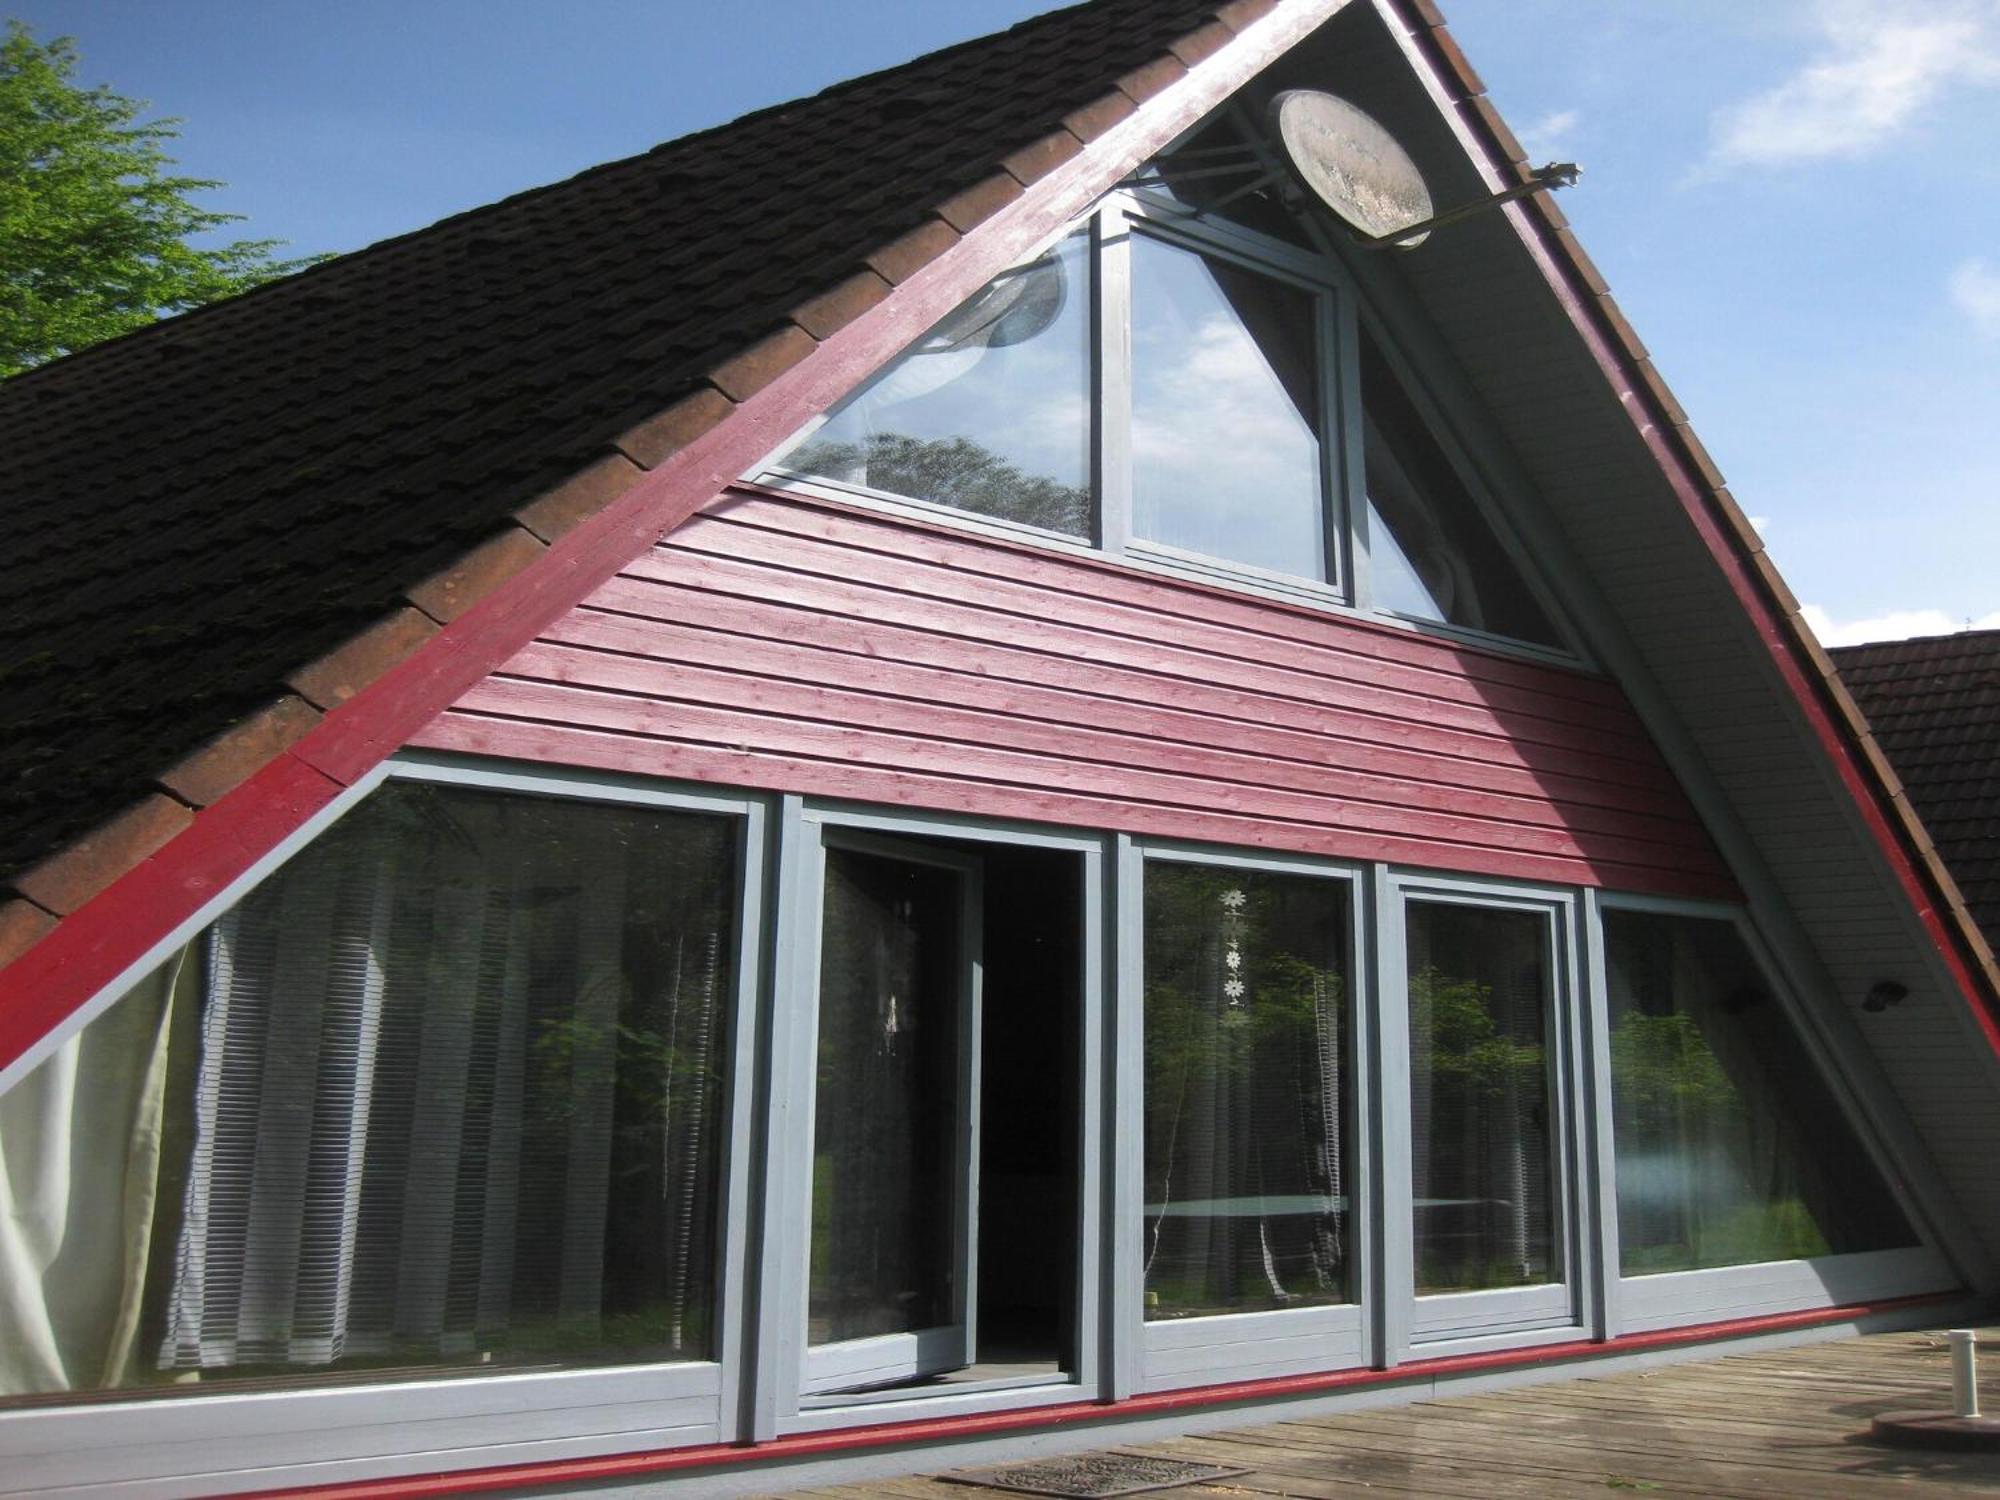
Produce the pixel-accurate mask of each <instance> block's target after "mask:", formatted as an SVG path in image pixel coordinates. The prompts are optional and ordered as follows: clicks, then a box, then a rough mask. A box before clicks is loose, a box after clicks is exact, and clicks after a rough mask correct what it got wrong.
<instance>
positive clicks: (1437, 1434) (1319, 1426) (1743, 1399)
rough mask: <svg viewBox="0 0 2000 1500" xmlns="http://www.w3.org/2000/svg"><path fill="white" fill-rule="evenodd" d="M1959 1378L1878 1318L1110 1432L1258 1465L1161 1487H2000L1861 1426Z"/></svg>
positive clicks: (1504, 1492)
mask: <svg viewBox="0 0 2000 1500" xmlns="http://www.w3.org/2000/svg"><path fill="white" fill-rule="evenodd" d="M1981 1344H1982V1349H1981V1355H1982V1359H1981V1367H1980V1375H1981V1377H1982V1378H1981V1381H1980V1385H1981V1402H1982V1405H1983V1406H1984V1408H1985V1409H1986V1410H1987V1411H1989V1412H1993V1411H2000V1328H1994V1329H1989V1330H1987V1331H1986V1332H1985V1333H1984V1334H1982V1336H1981ZM1950 1384H1951V1375H1950V1365H1949V1362H1948V1359H1947V1356H1946V1354H1945V1349H1944V1338H1943V1336H1942V1334H1938V1333H1882V1334H1870V1335H1866V1336H1864V1337H1860V1338H1849V1339H1843V1340H1840V1341H1838V1342H1834V1343H1825V1344H1811V1345H1806V1346H1803V1347H1798V1348H1791V1349H1778V1350H1770V1351H1765V1352H1757V1353H1744V1354H1732V1355H1728V1356H1725V1357H1723V1358H1719V1359H1711V1360H1702V1361H1699V1362H1695V1363H1688V1364H1678V1365H1664V1366H1661V1367H1659V1368H1656V1369H1652V1370H1647V1371H1644V1372H1640V1373H1631V1374H1617V1375H1604V1376H1596V1377H1587V1378H1583V1379H1577V1380H1568V1381H1563V1382H1560V1383H1551V1384H1546V1385H1536V1386H1524V1387H1521V1388H1519V1389H1514V1390H1505V1391H1498V1392H1494V1393H1491V1394H1486V1395H1475V1396H1458V1397H1452V1398H1449V1399H1440V1400H1433V1401H1423V1402H1418V1403H1415V1404H1413V1405H1409V1406H1401V1407H1391V1408H1385V1409H1378V1410H1373V1411H1359V1412H1353V1413H1350V1414H1346V1415H1340V1416H1330V1417H1316V1418H1312V1419H1309V1420H1305V1421H1294V1422H1280V1423H1276V1424H1273V1425H1270V1426H1264V1427H1246V1428H1244V1429H1242V1430H1240V1431H1232V1432H1218V1433H1213V1434H1210V1435H1208V1436H1204V1437H1188V1438H1176V1439H1171V1440H1168V1441H1165V1442H1156V1443H1129V1444H1128V1443H1113V1444H1109V1445H1108V1446H1113V1447H1116V1448H1119V1449H1121V1450H1124V1451H1135V1452H1144V1453H1157V1454H1163V1455H1168V1456H1172V1457H1180V1458H1193V1459H1203V1460H1207V1461H1209V1462H1212V1463H1222V1464H1228V1465H1231V1466H1232V1467H1242V1468H1246V1469H1248V1470H1250V1473H1249V1474H1247V1475H1245V1476H1243V1477H1240V1478H1235V1479H1228V1480H1223V1481H1219V1482H1218V1483H1216V1484H1212V1485H1190V1486H1187V1487H1185V1488H1181V1489H1174V1490H1166V1491H1158V1492H1155V1493H1159V1494H1161V1495H1163V1496H1165V1497H1166V1500H1181V1497H1185V1500H1218V1497H1222V1496H1228V1497H1230V1500H1267V1497H1278V1496H1289V1497H1296V1500H1347V1497H1357V1496H1364V1495H1367V1496H1382V1497H1385V1500H1391V1497H1400V1496H1410V1495H1423V1496H1432V1495H1435V1496H1450V1497H1465V1500H1531V1497H1532V1500H1573V1497H1583V1496H1591V1497H1593V1500H1606V1497H1609V1496H1616V1495H1621V1494H1630V1495H1632V1496H1634V1497H1635V1500H1637V1497H1641V1496H1643V1497H1647V1500H1671V1497H1676V1496H1693V1495H1701V1496H1718V1495H1719V1496H1732V1497H1742V1500H1767V1497H1772V1496H1801V1497H1812V1500H1871V1497H1887V1496H1905V1497H1919V1496H1923V1497H1927V1496H1930V1495H1951V1494H1965V1495H1989V1496H1990V1495H1996V1494H2000V1454H1952V1453H1941V1452H1920V1451H1916V1450H1912V1449H1900V1448H1890V1447H1886V1446H1882V1445H1879V1444H1877V1443H1874V1442H1873V1441H1871V1440H1869V1439H1868V1438H1867V1437H1866V1436H1865V1434H1866V1432H1867V1429H1868V1421H1869V1418H1871V1417H1873V1416H1874V1415H1875V1414H1876V1413H1878V1412H1883V1411H1893V1410H1909V1409H1913V1408H1915V1409H1924V1408H1931V1409H1937V1408H1943V1407H1946V1406H1949V1405H1950V1401H1951V1393H1950ZM1003 1493H1004V1492H1002V1491H998V1490H990V1489H972V1488H967V1487H966V1486H964V1485H955V1484H941V1483H938V1482H937V1481H936V1480H934V1479H923V1478H911V1479H884V1480H873V1481H869V1482H866V1483H861V1484H852V1485H842V1486H840V1487H838V1488H834V1489H824V1490H813V1491H808V1492H799V1493H796V1494H795V1495H794V1496H793V1497H792V1500H805V1497H806V1496H807V1495H810V1497H811V1500H879V1497H891V1496H893V1497H896V1500H978V1497H981V1496H988V1497H994V1500H1000V1497H1001V1496H1002V1495H1003Z"/></svg>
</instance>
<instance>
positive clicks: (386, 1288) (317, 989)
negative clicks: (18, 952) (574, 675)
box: [159, 804, 626, 1369]
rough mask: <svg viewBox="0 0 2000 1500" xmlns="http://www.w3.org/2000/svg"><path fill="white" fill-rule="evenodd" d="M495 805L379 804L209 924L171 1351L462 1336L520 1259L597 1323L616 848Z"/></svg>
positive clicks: (217, 1359) (504, 1306)
mask: <svg viewBox="0 0 2000 1500" xmlns="http://www.w3.org/2000/svg"><path fill="white" fill-rule="evenodd" d="M505 811H506V810H505V809H504V807H501V806H499V805H497V804H495V805H492V806H490V807H460V808H458V809H456V810H455V813H454V816H455V817H456V818H458V819H460V820H461V821H462V822H463V823H465V824H467V825H469V827H468V829H467V831H469V832H470V833H471V834H472V837H470V838H463V839H457V840H453V839H442V840H431V841H426V842H424V843H422V844H416V845H412V844H411V843H410V842H409V841H406V840H399V839H397V838H396V837H395V829H394V827H393V825H390V824H387V823H383V824H378V825H377V826H375V827H373V828H370V829H369V830H368V831H367V836H364V837H357V838H352V839H349V840H348V841H346V842H345V843H344V844H343V845H342V846H340V847H339V848H338V849H334V848H326V849H322V850H318V851H315V856H314V857H313V858H312V859H310V860H301V861H299V862H298V863H297V864H296V865H294V866H293V867H291V868H290V869H288V870H287V871H285V872H282V873H281V874H280V875H279V876H278V877H275V878H274V879H273V880H272V881H271V882H269V883H268V884H267V885H266V886H265V887H264V888H263V889H261V890H260V891H258V892H257V893H255V894H254V895H253V896H252V897H251V898H250V899H249V900H246V901H245V902H244V903H243V904H242V905H241V906H239V907H238V908H237V909H236V910H235V911H234V912H232V913H231V914H230V915H229V916H227V917H225V918H224V919H223V920H222V921H220V922H219V923H217V925H216V926H215V927H214V928H213V929H212V931H211V937H210V951H209V962H210V980H209V997H208V1006H207V1009H206V1011H205V1013H204V1018H203V1026H202V1071H201V1080H200V1085H199V1088H198V1091H197V1099H196V1128H195V1146H194V1159H193V1165H192V1169H191V1171H190V1174H189V1182H188V1188H187V1194H186V1207H185V1213H184V1218H183V1223H182V1230H181V1236H180V1244H179V1248H178V1254H177V1261H176V1268H175V1275H174V1282H173V1289H172V1293H171V1299H170V1303H169V1307H168V1314H167V1327H166V1334H165V1337H164V1340H163V1342H162V1345H161V1348H160V1351H159V1358H160V1364H161V1366H162V1367H163V1368H177V1369H193V1368H207V1369H215V1368H223V1367H229V1366H236V1365H257V1364H273V1365H316V1364H327V1363H330V1362H332V1361H334V1360H338V1359H341V1358H343V1357H346V1356H352V1355H374V1356H380V1355H386V1354H391V1353H402V1354H405V1355H408V1356H410V1357H412V1358H423V1357H432V1358H435V1357H439V1356H446V1357H449V1356H455V1355H465V1354H468V1353H470V1352H472V1351H474V1350H476V1349H478V1348H480V1347H481V1345H482V1343H483V1342H485V1341H487V1340H490V1339H491V1338H492V1337H493V1336H494V1335H496V1334H498V1333H500V1332H502V1331H504V1330H505V1329H506V1328H507V1327H508V1326H509V1324H510V1323H511V1322H512V1320H513V1319H514V1317H515V1315H516V1304H517V1295H516V1294H517V1289H518V1287H519V1286H520V1284H521V1283H522V1282H523V1281H524V1280H525V1281H527V1282H530V1283H534V1284H535V1285H537V1286H538V1287H542V1288H545V1289H547V1290H548V1291H549V1292H550V1293H551V1296H550V1297H549V1299H548V1300H552V1301H553V1302H554V1303H555V1307H554V1309H553V1311H554V1312H555V1315H556V1317H557V1319H558V1320H559V1321H561V1322H562V1323H563V1324H564V1325H565V1327H566V1328H567V1329H568V1330H569V1331H571V1332H572V1333H573V1332H576V1331H579V1330H582V1331H586V1332H587V1331H589V1330H591V1329H593V1328H594V1327H595V1325H596V1324H597V1322H598V1321H599V1319H600V1315H601V1311H602V1301H603V1282H604V1258H605V1252H604V1245H605V1227H606V1220H607V1216H608V1211H609V1194H610V1188H611V1177H612V1170H611V1150H612V1128H613V1118H614V1110H615V1104H616V1092H617V1090H616V1083H617V1057H616V1047H617V1036H618V1024H619V1015H620V1007H621V1004H622V1002H623V999H624V995H625V988H624V978H623V961H622V943H623V919H624V913H625V911H626V902H625V885H626V869H625V864H626V855H625V852H624V850H623V848H622V847H620V846H618V845H616V844H605V843H602V842H598V843H592V842H591V841H589V840H584V839H576V840H570V841H567V847H563V848H558V849H554V850H552V849H550V848H548V847H547V846H546V845H544V846H542V847H541V848H539V849H537V850H535V851H534V855H535V857H533V858H532V859H531V858H530V857H529V855H528V853H527V852H526V849H525V847H524V845H523V844H522V843H521V842H520V841H519V840H510V839H509V838H508V837H507V829H506V827H505ZM488 822H490V823H492V825H493V826H490V827H486V826H480V825H481V824H483V823H488ZM399 860H400V861H401V864H402V865H403V866H404V868H399ZM582 892H587V893H588V899H579V893H582ZM537 1048H539V1051H537V1050H536V1049H537ZM524 1198H525V1199H526V1200H528V1201H527V1202H525V1203H524ZM524 1216H526V1217H527V1218H528V1219H529V1221H530V1222H529V1224H528V1231H527V1233H526V1234H525V1235H524V1234H523V1233H522V1232H521V1231H522V1220H523V1218H524ZM550 1218H554V1219H556V1220H557V1221H558V1223H559V1229H558V1230H556V1231H554V1232H541V1231H546V1229H547V1220H548V1219H550ZM524 1246H526V1247H527V1250H528V1254H529V1258H530V1263H528V1264H523V1263H521V1252H522V1250H523V1247H524ZM551 1259H553V1261H554V1264H553V1265H550V1264H547V1262H548V1261H549V1260H551ZM551 1282H552V1283H553V1286H552V1287H549V1285H548V1284H549V1283H551ZM531 1300H536V1299H532V1298H531Z"/></svg>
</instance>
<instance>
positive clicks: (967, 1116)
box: [794, 823, 985, 1404]
mask: <svg viewBox="0 0 2000 1500" xmlns="http://www.w3.org/2000/svg"><path fill="white" fill-rule="evenodd" d="M820 826H821V836H820V838H819V839H818V840H817V841H816V842H814V843H812V844H810V845H808V846H807V847H806V848H804V849H803V850H802V851H801V853H802V857H803V858H805V859H806V860H808V861H810V862H811V865H812V868H811V869H810V870H808V871H807V872H806V874H805V884H806V886H807V887H808V888H809V889H816V890H818V891H819V892H820V895H821V899H820V905H819V910H818V911H816V912H813V913H804V912H802V913H800V914H799V922H798V936H797V943H798V948H797V952H796V955H795V959H794V961H795V962H796V963H797V964H798V965H799V968H800V970H801V972H803V971H806V970H810V971H811V972H812V973H813V974H814V975H815V976H816V978H815V983H814V985H813V1007H812V1009H813V1020H814V1024H815V1035H816V1034H817V1024H818V1019H819V983H818V982H817V976H818V974H819V970H820V957H821V953H822V951H823V948H824V944H825V941H826V923H825V910H826V902H825V891H826V855H827V851H828V850H830V849H848V850H853V851H855V852H856V853H861V854H874V855H879V856H881V857H883V858H885V859H895V860H901V861H904V862H905V863H909V864H921V865H927V866H930V867H931V868H933V869H939V870H949V871H951V872H952V873H953V874H955V875H957V876H958V877H959V881H960V886H959V901H958V920H959V928H958V930H959V934H960V938H961V941H962V942H963V943H964V944H965V947H966V950H967V951H965V952H964V953H962V954H960V956H959V963H960V973H959V976H958V980H959V994H958V1001H957V1008H958V1028H959V1033H958V1034H959V1048H958V1068H957V1073H958V1089H959V1099H960V1101H961V1108H960V1111H959V1114H958V1118H957V1121H956V1137H955V1139H954V1141H953V1146H952V1149H953V1152H954V1154H955V1156H956V1158H957V1160H956V1163H955V1172H956V1176H957V1185H956V1190H955V1193H954V1197H953V1207H954V1220H955V1222H954V1224H953V1234H952V1262H953V1267H952V1268H953V1271H954V1272H955V1273H956V1274H955V1276H954V1278H953V1282H952V1303H953V1307H952V1314H953V1316H952V1321H951V1322H950V1323H949V1324H946V1325H943V1326H940V1327H937V1328H926V1329H920V1330H918V1331H916V1332H914V1333H896V1334H884V1335H881V1336H879V1337H876V1338H863V1339H842V1340H838V1341H835V1342H832V1343H828V1344H821V1345H816V1346H815V1345H811V1344H808V1345H806V1346H805V1348H804V1350H803V1352H802V1354H801V1374H800V1381H801V1383H800V1394H801V1402H802V1404H807V1403H811V1404H827V1403H830V1402H834V1401H835V1399H836V1398H835V1396H834V1395H829V1394H820V1393H821V1392H824V1391H828V1390H830V1389H831V1388H832V1387H833V1386H834V1385H835V1384H836V1382H840V1381H848V1382H850V1383H852V1382H855V1381H856V1380H857V1379H887V1378H892V1372H893V1375H900V1376H902V1377H903V1378H906V1379H914V1378H916V1377H917V1376H918V1375H920V1374H921V1373H923V1372H924V1370H925V1368H927V1367H929V1366H930V1365H931V1363H932V1360H933V1359H935V1358H936V1357H937V1355H936V1351H937V1350H938V1349H939V1348H940V1347H941V1346H948V1347H949V1348H950V1349H951V1351H952V1352H953V1353H954V1354H962V1355H963V1359H962V1361H961V1362H962V1363H964V1364H970V1363H971V1362H972V1354H973V1352H974V1351H975V1350H976V1349H977V1347H978V1314H979V1285H978V1283H979V1239H978V1236H979V1229H978V1226H979V1095H980V1082H981V1080H980V1037H979V1022H980V1014H981V1008H982V1007H981V989H982V985H983V977H984V967H985V956H984V947H983V935H982V933H981V930H980V928H981V911H982V903H983V899H984V897H983V879H982V870H981V867H980V865H979V862H978V861H977V860H976V859H971V858H967V857H965V856H962V855H960V854H959V853H958V852H957V851H956V850H949V849H941V848H937V847H935V846H932V845H927V844H924V843H922V842H920V841H918V840H915V839H910V838H895V837H891V836H888V835H884V834H881V833H874V832H864V831H859V830H855V829H850V828H844V827H840V826H839V825H832V826H829V825H827V824H825V823H822V824H821V825H820ZM815 1051H817V1048H816V1047H815ZM818 1072H819V1070H818V1068H817V1067H815V1068H814V1069H813V1070H812V1071H811V1072H809V1073H808V1074H806V1076H805V1079H804V1087H805V1089H806V1094H805V1095H804V1096H802V1097H801V1098H800V1100H799V1101H798V1102H799V1103H800V1105H801V1106H803V1108H802V1114H803V1116H804V1120H803V1125H802V1128H803V1129H804V1131H805V1140H804V1150H805V1156H806V1160H807V1161H808V1162H810V1161H811V1160H812V1154H813V1147H814V1137H815V1134H816V1127H815V1123H814V1117H815V1111H816V1109H817V1107H818V1092H819V1090H818V1081H819V1080H818ZM968 1106H969V1107H968ZM806 1188H807V1194H808V1201H807V1204H806V1222H807V1224H808V1225H810V1224H811V1222H812V1204H811V1201H810V1195H811V1189H812V1183H811V1179H810V1174H808V1178H807V1183H806ZM796 1249H797V1252H798V1254H799V1256H800V1258H801V1259H802V1261H803V1262H804V1265H803V1267H802V1269H801V1270H800V1271H799V1272H798V1276H799V1284H800V1285H801V1286H804V1287H807V1288H808V1292H809V1291H810V1283H811V1277H812V1236H811V1235H810V1234H805V1235H801V1236H800V1238H799V1244H798V1245H797V1247H796ZM844 1402H845V1398H841V1400H840V1403H839V1404H844Z"/></svg>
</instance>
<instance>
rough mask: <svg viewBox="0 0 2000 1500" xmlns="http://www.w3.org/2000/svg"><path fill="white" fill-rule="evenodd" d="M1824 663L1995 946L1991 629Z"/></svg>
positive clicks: (1999, 845) (1996, 691) (1999, 752)
mask: <svg viewBox="0 0 2000 1500" xmlns="http://www.w3.org/2000/svg"><path fill="white" fill-rule="evenodd" d="M1832 656H1833V659H1834V661H1835V662H1837V663H1838V664H1839V666H1840V675H1841V678H1842V680H1843V681H1845V682H1846V683H1847V686H1848V690H1849V691H1850V692H1852V693H1853V694H1854V697H1855V699H1856V701H1858V702H1859V703H1860V704H1861V708H1862V711H1863V712H1864V713H1866V714H1867V715H1868V721H1869V723H1870V724H1872V725H1873V726H1874V729H1875V739H1876V741H1877V742H1878V743H1879V744H1880V745H1881V746H1882V749H1883V751H1884V752H1885V753H1886V754H1887V755H1888V757H1889V762H1890V764H1891V765H1893V766H1894V767H1895V768H1896V774H1897V775H1898V776H1900V777H1901V778H1902V781H1903V786H1904V788H1905V789H1906V790H1907V791H1908V793H1909V798H1910V801H1911V803H1912V804H1913V805H1914V806H1915V807H1916V809H1917V815H1918V816H1919V817H1921V818H1922V819H1923V820H1924V826H1925V828H1927V829H1928V830H1929V831H1930V835H1931V838H1932V840H1933V842H1935V843H1936V845H1937V850H1938V853H1939V854H1941V855H1942V856H1944V862H1945V864H1946V865H1948V866H1949V867H1950V869H1951V872H1952V875H1953V876H1954V877H1955V878H1956V879H1957V881H1958V887H1959V889H1960V890H1961V891H1962V892H1963V893H1964V895H1965V903H1966V905H1967V906H1969V907H1971V908H1972V914H1973V916H1974V917H1976V918H1977V919H1978V921H1979V924H1980V926H1981V927H1983V928H1984V929H1985V930H1986V935H1987V939H1988V940H1989V941H1990V942H1993V943H1995V944H1997V945H2000V630H1968V631H1965V632H1962V633H1961V634H1958V635H1941V636H1932V637H1928V638H1926V639H1923V640H1915V641H1884V642H1881V643H1879V644H1876V645H1869V646H1842V647H1840V648H1838V649H1836V650H1835V651H1834V652H1832Z"/></svg>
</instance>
